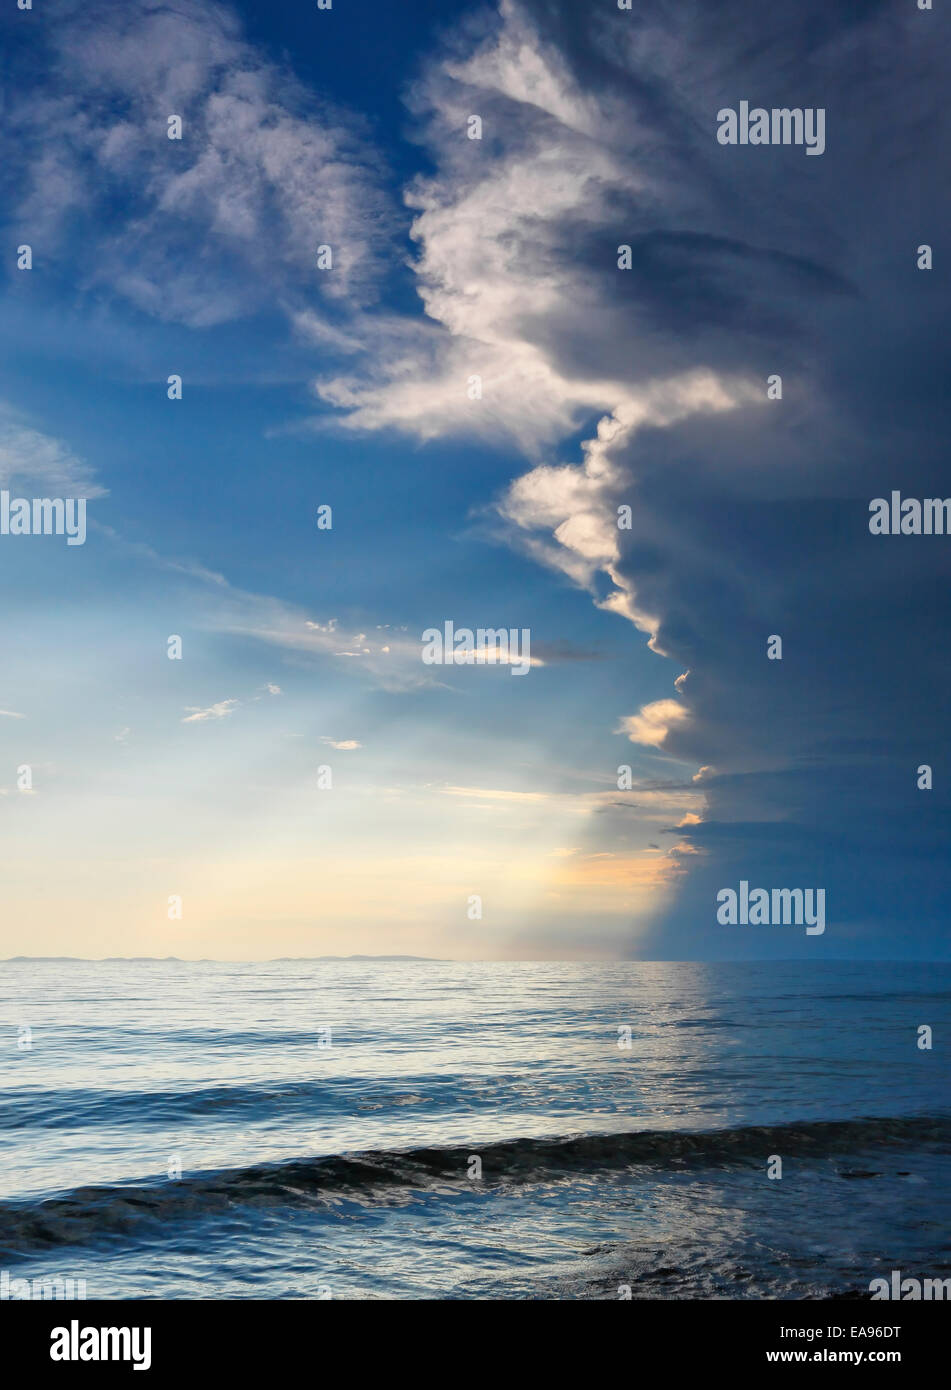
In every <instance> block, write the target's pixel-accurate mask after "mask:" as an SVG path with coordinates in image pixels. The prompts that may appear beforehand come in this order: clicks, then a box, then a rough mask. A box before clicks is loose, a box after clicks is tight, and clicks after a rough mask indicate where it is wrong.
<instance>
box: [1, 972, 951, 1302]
mask: <svg viewBox="0 0 951 1390" xmlns="http://www.w3.org/2000/svg"><path fill="white" fill-rule="evenodd" d="M922 1027H927V1028H930V1029H931V1030H932V1036H931V1041H932V1046H931V1047H930V1048H927V1047H922V1046H919V1041H920V1040H921V1039H922V1038H926V1037H927V1035H925V1034H922V1033H921V1032H920V1030H921V1029H922ZM949 1036H951V966H949V965H925V964H892V963H864V964H853V963H849V964H846V963H841V964H840V963H834V962H826V963H815V964H802V963H794V962H781V963H767V962H763V963H752V964H684V963H678V964H668V963H660V962H625V963H619V964H578V963H551V962H546V963H539V962H520V963H498V962H477V963H469V962H466V963H456V962H443V961H414V960H405V961H404V960H342V961H329V960H327V961H294V960H286V961H270V962H265V963H258V962H253V963H247V962H244V963H221V962H195V963H193V962H183V961H121V960H114V961H105V962H102V961H96V962H92V961H61V960H47V961H40V960H18V961H12V962H4V963H2V965H0V1037H2V1038H3V1039H4V1044H3V1047H2V1049H0V1059H2V1061H0V1066H2V1092H0V1158H2V1161H0V1271H2V1272H3V1274H4V1276H5V1277H6V1279H7V1281H10V1280H22V1279H26V1280H28V1281H34V1280H35V1281H37V1285H36V1287H37V1288H40V1289H41V1288H42V1287H43V1282H44V1281H50V1280H54V1279H63V1280H70V1279H71V1280H74V1281H78V1280H83V1281H85V1291H86V1297H87V1298H89V1299H93V1298H105V1299H143V1298H146V1299H148V1298H170V1299H203V1298H223V1299H238V1298H257V1299H304V1298H307V1299H310V1298H323V1299H327V1298H333V1299H566V1298H570V1299H579V1298H581V1299H617V1298H627V1297H630V1298H633V1299H643V1298H664V1299H722V1298H728V1299H735V1298H742V1299H767V1298H768V1299H815V1298H819V1299H824V1298H837V1297H865V1298H868V1297H869V1284H870V1281H871V1280H872V1279H874V1278H878V1277H886V1278H890V1276H891V1273H892V1271H893V1270H900V1271H901V1273H902V1276H903V1277H904V1276H913V1277H918V1278H947V1277H949V1276H951V1238H949V1231H951V1183H949V1174H951V1087H949V1073H948V1064H947V1045H948V1038H949ZM777 1160H779V1164H778V1165H777ZM30 1286H31V1287H33V1285H32V1283H31V1285H30ZM6 1287H10V1285H9V1283H7V1285H6ZM19 1287H22V1286H19Z"/></svg>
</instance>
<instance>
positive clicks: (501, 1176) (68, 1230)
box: [0, 1115, 951, 1256]
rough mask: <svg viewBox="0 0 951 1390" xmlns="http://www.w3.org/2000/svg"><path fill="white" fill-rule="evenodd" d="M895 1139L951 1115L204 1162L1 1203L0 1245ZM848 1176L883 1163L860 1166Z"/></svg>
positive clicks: (918, 1146) (911, 1143) (880, 1144)
mask: <svg viewBox="0 0 951 1390" xmlns="http://www.w3.org/2000/svg"><path fill="white" fill-rule="evenodd" d="M889 1148H891V1149H905V1150H908V1149H915V1150H919V1151H920V1150H922V1149H927V1150H929V1151H931V1152H941V1153H951V1116H947V1115H939V1116H911V1117H905V1118H890V1119H885V1118H877V1119H876V1118H868V1119H860V1120H831V1121H808V1122H800V1123H793V1124H789V1125H760V1126H749V1127H743V1128H736V1129H718V1130H702V1131H693V1132H684V1131H677V1130H636V1131H629V1132H624V1133H619V1134H586V1135H578V1136H572V1137H567V1138H556V1139H513V1140H506V1141H503V1142H500V1143H490V1144H478V1143H473V1144H469V1145H466V1146H464V1147H463V1146H454V1147H431V1148H419V1149H408V1150H396V1151H392V1150H390V1151H388V1150H377V1151H372V1152H367V1153H354V1154H334V1155H327V1156H323V1157H314V1158H298V1159H290V1160H287V1161H284V1162H280V1163H261V1164H254V1165H251V1166H248V1167H242V1168H228V1169H222V1170H220V1171H212V1172H201V1173H197V1174H195V1175H194V1176H193V1177H186V1178H182V1179H180V1180H156V1181H154V1182H150V1183H139V1184H128V1185H125V1184H122V1185H110V1186H99V1187H82V1188H76V1189H74V1190H73V1191H71V1192H67V1193H62V1194H58V1195H56V1196H51V1197H47V1198H45V1199H43V1200H37V1201H34V1202H8V1203H3V1204H0V1251H2V1252H3V1253H4V1254H5V1255H8V1256H16V1255H19V1254H23V1253H26V1252H28V1251H31V1250H33V1251H36V1250H42V1249H46V1248H50V1247H53V1246H60V1245H73V1244H81V1243H83V1242H86V1241H89V1240H99V1239H108V1238H109V1237H121V1236H123V1235H125V1234H126V1233H128V1232H130V1231H132V1230H133V1229H135V1230H136V1231H137V1232H139V1230H140V1228H141V1227H142V1226H143V1224H148V1223H150V1222H162V1221H166V1220H168V1219H180V1220H189V1219H196V1218H199V1217H202V1216H205V1215H209V1214H213V1213H215V1212H227V1211H233V1210H234V1209H236V1208H239V1207H242V1206H253V1207H267V1206H274V1207H278V1206H281V1207H285V1206H288V1205H294V1204H321V1203H328V1202H338V1203H339V1202H342V1201H348V1200H349V1201H354V1202H359V1203H362V1204H365V1205H369V1204H372V1203H374V1202H386V1201H392V1200H394V1199H398V1198H399V1196H400V1194H401V1193H402V1194H406V1193H408V1192H411V1191H412V1190H417V1191H422V1192H429V1193H435V1192H447V1193H451V1192H452V1191H454V1190H456V1191H459V1190H467V1189H469V1188H470V1179H469V1176H468V1174H469V1168H470V1160H471V1158H472V1156H473V1155H478V1157H479V1158H480V1159H481V1163H482V1185H483V1187H488V1188H504V1187H508V1186H513V1185H518V1184H528V1183H539V1182H557V1181H559V1180H561V1179H564V1178H575V1179H577V1178H581V1177H586V1176H592V1177H594V1176H598V1175H605V1174H611V1173H615V1174H623V1173H624V1172H625V1171H627V1170H630V1171H632V1172H633V1173H636V1172H637V1170H639V1169H648V1170H670V1169H678V1168H680V1169H697V1168H721V1169H725V1168H737V1167H743V1166H752V1165H757V1166H759V1165H762V1164H763V1163H765V1161H766V1158H767V1157H768V1156H769V1155H771V1154H774V1153H778V1154H780V1155H781V1156H782V1157H783V1159H784V1160H805V1161H809V1160H813V1159H824V1158H834V1157H836V1156H837V1155H845V1154H848V1155H852V1156H854V1155H855V1154H857V1153H859V1152H865V1153H867V1152H868V1151H869V1150H875V1149H889ZM841 1176H842V1177H858V1176H863V1177H864V1176H873V1174H869V1173H868V1172H866V1171H865V1170H859V1171H854V1170H853V1171H843V1173H842V1174H841ZM141 1233H142V1234H146V1233H145V1232H144V1231H142V1232H141Z"/></svg>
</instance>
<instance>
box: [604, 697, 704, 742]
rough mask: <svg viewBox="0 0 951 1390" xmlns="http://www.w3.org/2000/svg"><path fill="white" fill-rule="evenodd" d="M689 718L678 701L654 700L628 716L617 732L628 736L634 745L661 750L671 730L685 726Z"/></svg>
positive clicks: (622, 721)
mask: <svg viewBox="0 0 951 1390" xmlns="http://www.w3.org/2000/svg"><path fill="white" fill-rule="evenodd" d="M689 717H690V715H689V712H688V711H687V710H686V709H685V708H684V706H683V705H681V704H678V702H677V701H676V700H654V701H653V702H652V703H651V704H649V705H642V706H641V708H640V710H639V711H638V713H637V714H628V715H626V716H625V718H623V719H622V720H621V723H620V727H619V728H618V730H617V732H618V733H625V734H627V736H628V738H629V739H630V740H631V742H632V743H641V744H644V745H645V747H647V748H661V747H663V744H664V740H665V739H666V737H667V735H668V734H669V733H670V731H671V729H672V728H673V727H674V726H675V725H678V724H684V723H685V722H686V721H687V720H688V719H689Z"/></svg>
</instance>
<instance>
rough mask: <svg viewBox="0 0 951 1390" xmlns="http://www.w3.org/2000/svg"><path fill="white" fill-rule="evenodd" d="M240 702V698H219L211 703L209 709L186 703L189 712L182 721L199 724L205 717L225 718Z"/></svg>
mask: <svg viewBox="0 0 951 1390" xmlns="http://www.w3.org/2000/svg"><path fill="white" fill-rule="evenodd" d="M238 704H239V701H238V700H219V701H218V702H217V704H214V705H209V706H208V708H207V709H200V708H199V707H198V706H197V705H186V706H185V708H186V710H187V711H189V713H187V714H186V716H185V718H184V719H183V720H182V723H183V724H197V723H199V722H200V721H202V720H204V719H223V718H224V717H225V715H226V714H231V712H232V710H234V709H235V707H236V706H237V705H238Z"/></svg>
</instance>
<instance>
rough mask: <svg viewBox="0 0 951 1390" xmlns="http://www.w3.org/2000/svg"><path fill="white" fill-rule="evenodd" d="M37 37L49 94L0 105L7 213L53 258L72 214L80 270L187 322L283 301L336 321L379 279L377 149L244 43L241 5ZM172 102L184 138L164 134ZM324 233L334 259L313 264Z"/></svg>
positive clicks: (93, 21)
mask: <svg viewBox="0 0 951 1390" xmlns="http://www.w3.org/2000/svg"><path fill="white" fill-rule="evenodd" d="M47 37H48V39H49V42H50V43H51V44H52V45H53V47H54V50H55V56H51V58H50V61H49V66H48V78H47V82H46V84H45V88H44V92H43V95H41V96H38V95H25V96H23V97H21V98H20V99H18V100H17V101H15V102H14V103H12V110H11V112H10V113H9V120H8V131H9V135H10V142H9V148H8V165H9V168H10V170H11V173H12V174H13V175H14V177H18V178H19V181H20V185H21V189H22V193H21V198H20V202H19V206H18V208H17V217H16V222H17V226H18V227H22V228H23V229H24V232H23V235H24V236H25V237H26V239H27V240H30V241H31V242H32V241H35V242H37V243H39V244H42V245H43V247H44V254H45V255H46V256H47V258H49V259H50V260H54V261H55V260H56V258H57V256H58V255H59V254H62V255H63V256H64V257H65V256H67V255H68V256H69V257H70V258H73V257H74V248H73V246H72V245H71V244H70V245H67V244H66V242H65V232H66V227H67V225H68V224H71V225H72V226H73V228H74V229H75V227H76V226H77V223H76V218H77V216H79V217H80V218H81V219H82V220H81V222H80V223H79V224H78V225H79V226H80V227H81V230H82V236H83V247H84V251H83V265H84V266H85V267H87V268H88V279H87V282H86V286H87V288H93V289H95V290H96V291H97V292H98V293H102V292H107V293H110V294H112V293H117V294H119V295H121V296H123V297H125V298H126V299H128V300H130V301H131V302H132V303H133V304H134V305H136V307H138V308H139V309H141V310H144V311H145V312H146V313H149V314H152V315H155V316H156V317H158V318H161V319H166V320H172V321H177V322H183V323H185V324H188V325H190V326H192V327H196V328H200V327H206V326H210V325H213V324H216V323H221V322H225V321H228V320H230V319H234V318H236V317H239V316H241V315H243V314H247V313H252V312H254V311H255V310H257V309H259V308H262V307H268V308H270V307H274V306H275V305H276V306H277V307H279V308H284V310H285V311H286V312H287V313H288V315H289V316H290V317H291V318H293V317H295V316H304V317H303V319H302V321H303V322H305V323H307V324H309V325H310V327H311V330H312V331H315V332H316V331H317V328H318V325H319V324H320V323H321V321H322V319H327V320H328V322H327V324H326V326H325V328H324V332H325V334H327V335H329V336H330V337H333V335H334V334H335V333H340V331H341V330H339V329H336V328H334V327H333V319H334V318H335V317H336V316H337V315H338V313H342V315H343V317H344V318H346V317H347V316H349V315H350V314H351V313H352V312H353V306H355V305H359V304H361V303H363V302H365V300H366V299H367V297H368V296H369V297H370V298H372V297H373V295H374V293H375V290H374V282H375V278H376V273H377V267H378V264H379V262H380V260H381V258H382V246H383V244H384V243H385V242H386V236H387V212H386V202H385V199H384V197H383V195H382V193H381V192H380V188H379V183H380V173H379V159H378V157H376V156H374V155H373V153H372V152H371V151H370V150H369V149H368V147H367V146H366V145H365V143H364V142H363V141H362V139H360V138H357V137H356V136H355V135H354V134H353V133H352V132H351V131H350V130H349V129H348V128H347V124H346V122H345V121H344V119H343V118H342V117H341V116H340V115H339V114H336V113H332V112H330V111H329V110H327V109H324V108H319V107H318V106H317V104H316V103H315V101H314V99H313V97H312V96H311V95H310V94H309V93H308V92H307V91H306V90H305V89H304V88H303V86H302V85H301V84H300V83H299V82H298V81H297V79H296V78H295V77H294V76H293V75H292V74H291V73H290V72H288V71H286V70H284V69H283V68H281V67H279V66H278V65H277V64H276V63H273V62H270V61H268V60H266V59H264V58H262V57H261V56H260V55H259V53H258V52H257V51H256V50H255V49H254V48H252V47H251V46H250V45H249V44H247V43H246V42H245V41H244V39H243V38H242V34H241V27H240V24H239V22H238V20H237V18H236V17H235V16H234V15H233V14H231V13H229V11H227V10H226V9H224V8H222V7H220V6H218V5H215V4H210V3H206V0H193V3H191V4H190V5H189V6H187V7H186V8H185V9H170V8H168V7H167V6H166V5H165V4H162V3H158V0H141V2H140V3H138V4H136V5H135V6H132V7H127V8H125V9H122V8H120V9H119V10H112V9H111V8H107V9H93V10H92V11H90V12H87V13H83V14H82V15H81V16H73V17H71V18H68V19H67V18H66V17H60V19H59V20H58V21H57V23H56V24H55V25H53V26H50V27H49V29H48V34H47ZM171 115H178V116H180V117H181V118H182V122H183V128H182V139H181V140H180V141H179V140H169V139H168V138H167V133H168V132H167V117H168V116H171ZM39 131H42V132H43V144H42V146H39V145H38V143H37V142H36V132H39ZM51 151H52V152H51ZM123 206H125V207H126V208H127V211H125V212H121V213H120V212H117V208H120V207H123ZM321 244H327V245H330V246H331V247H333V249H334V263H333V269H332V270H331V271H325V272H322V271H320V270H319V269H318V268H317V265H316V251H317V247H318V245H321ZM321 301H323V305H322V308H321V309H318V308H317V307H315V303H316V304H317V305H319V304H320V303H321ZM335 306H336V307H335Z"/></svg>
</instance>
